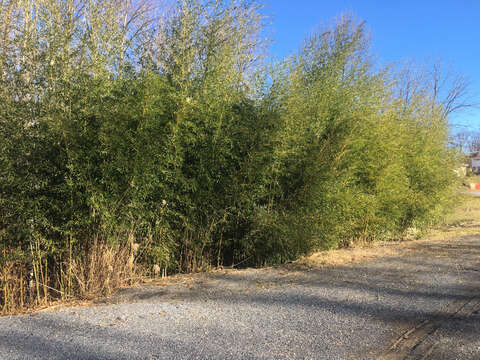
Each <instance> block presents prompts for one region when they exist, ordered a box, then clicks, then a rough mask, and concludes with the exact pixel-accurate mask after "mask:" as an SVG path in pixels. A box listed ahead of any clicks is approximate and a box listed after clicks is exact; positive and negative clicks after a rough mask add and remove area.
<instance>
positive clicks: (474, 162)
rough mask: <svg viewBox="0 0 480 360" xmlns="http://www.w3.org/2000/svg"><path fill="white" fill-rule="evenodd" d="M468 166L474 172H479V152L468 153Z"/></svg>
mask: <svg viewBox="0 0 480 360" xmlns="http://www.w3.org/2000/svg"><path fill="white" fill-rule="evenodd" d="M470 166H471V168H472V171H473V172H474V173H478V172H480V152H476V153H473V154H472V155H470Z"/></svg>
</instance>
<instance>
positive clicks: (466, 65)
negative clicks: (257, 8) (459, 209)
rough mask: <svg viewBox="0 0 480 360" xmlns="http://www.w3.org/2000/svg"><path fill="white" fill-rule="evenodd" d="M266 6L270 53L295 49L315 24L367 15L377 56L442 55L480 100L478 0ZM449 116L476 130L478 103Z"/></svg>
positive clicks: (313, 0)
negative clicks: (344, 15) (344, 16)
mask: <svg viewBox="0 0 480 360" xmlns="http://www.w3.org/2000/svg"><path fill="white" fill-rule="evenodd" d="M264 12H265V13H266V14H271V15H272V16H273V19H272V24H271V25H270V31H271V32H272V36H273V40H274V43H273V44H272V46H271V53H272V55H274V56H276V57H278V58H282V57H284V56H287V55H289V54H292V53H295V52H296V50H297V49H298V48H299V47H300V46H301V44H302V41H303V40H304V39H305V37H306V36H308V34H309V33H311V32H312V31H314V30H315V29H316V28H317V27H318V25H322V24H328V23H329V22H331V21H332V20H333V19H334V17H335V16H338V15H340V14H341V13H342V12H349V13H353V14H354V15H355V16H356V17H357V18H358V19H359V20H364V21H366V24H367V28H368V29H369V31H370V33H371V35H372V45H373V47H372V50H373V53H374V54H375V55H376V56H377V58H378V59H379V60H380V61H381V62H384V63H391V62H400V61H403V60H409V59H413V60H415V61H416V62H418V63H423V62H431V61H436V60H438V59H441V61H442V63H444V64H445V66H447V65H450V66H452V67H453V69H454V70H455V71H457V72H459V73H461V74H462V75H464V76H466V77H467V78H468V79H469V80H470V82H471V87H470V93H471V96H472V97H475V98H476V99H475V100H476V102H479V103H480V1H479V0H449V1H447V0H437V1H432V0H416V1H412V0H402V1H398V0H397V1H389V0H383V1H374V0H337V1H335V0H330V1H328V0H267V6H266V8H265V9H264ZM451 122H452V124H455V125H456V127H457V129H459V127H466V128H469V129H473V130H478V131H480V108H479V109H472V110H469V111H465V112H463V113H459V114H455V115H453V116H452V118H451Z"/></svg>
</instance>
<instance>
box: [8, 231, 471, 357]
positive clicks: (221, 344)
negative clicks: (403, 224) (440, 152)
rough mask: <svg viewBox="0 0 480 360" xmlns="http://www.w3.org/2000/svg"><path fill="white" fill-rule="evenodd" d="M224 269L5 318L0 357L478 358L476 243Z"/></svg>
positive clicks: (428, 244)
mask: <svg viewBox="0 0 480 360" xmlns="http://www.w3.org/2000/svg"><path fill="white" fill-rule="evenodd" d="M392 248H393V249H394V250H395V251H394V252H393V253H392V254H391V255H388V256H383V257H380V258H375V259H370V260H365V261H361V262H358V263H354V264H350V265H348V266H336V267H327V268H321V269H298V268H297V269H295V268H288V267H280V268H269V269H259V270H255V269H249V270H242V271H233V270H228V271H227V270H225V271H217V272H213V273H209V274H200V275H195V276H189V277H178V278H176V279H173V280H171V281H170V284H169V285H148V286H145V285H144V286H142V287H136V288H130V289H124V290H121V291H120V292H118V293H117V294H116V295H115V296H113V297H111V298H109V299H106V300H104V301H103V302H101V303H98V304H95V305H93V306H90V307H84V308H70V309H61V310H54V311H42V312H37V313H34V314H31V315H24V316H11V317H3V318H0V359H8V360H14V359H91V360H94V359H95V360H96V359H149V360H151V359H480V336H479V335H478V334H480V313H479V312H480V236H463V237H456V238H453V239H446V240H441V241H440V240H438V241H432V240H429V241H419V242H416V243H409V245H402V244H400V245H392Z"/></svg>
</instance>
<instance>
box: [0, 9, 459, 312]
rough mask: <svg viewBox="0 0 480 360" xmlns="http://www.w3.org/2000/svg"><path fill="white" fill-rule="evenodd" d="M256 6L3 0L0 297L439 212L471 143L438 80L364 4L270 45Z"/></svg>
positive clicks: (76, 288)
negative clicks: (278, 57)
mask: <svg viewBox="0 0 480 360" xmlns="http://www.w3.org/2000/svg"><path fill="white" fill-rule="evenodd" d="M260 14H261V11H260V7H259V6H258V4H256V3H255V2H253V1H251V0H232V1H227V0H214V1H200V0H181V1H178V2H176V3H175V4H173V5H172V4H170V5H168V6H167V5H162V4H156V3H151V2H142V1H133V0H104V1H97V0H63V1H59V0H35V1H33V0H3V1H0V74H1V77H0V81H1V84H0V311H3V312H10V311H15V310H18V309H20V308H22V307H25V306H31V305H35V304H37V305H38V304H42V303H43V302H48V301H49V300H51V299H53V298H64V299H68V298H73V297H83V298H88V297H93V296H97V295H99V294H108V293H109V292H111V291H113V290H114V289H115V288H117V287H118V286H121V285H123V284H128V283H129V282H132V281H135V279H137V278H138V276H139V275H140V274H141V273H145V272H147V273H148V272H150V273H152V274H153V273H155V274H158V273H160V272H162V273H163V274H165V273H172V272H189V271H198V270H201V269H205V268H208V267H210V266H217V265H235V266H239V265H240V266H246V265H263V264H272V263H279V262H286V261H290V260H293V259H295V258H296V257H298V256H300V255H302V254H306V253H308V252H311V251H313V250H317V249H326V248H332V247H337V246H342V245H348V244H351V243H352V242H355V241H358V240H362V241H365V240H368V241H373V240H376V239H393V238H398V237H400V236H402V235H404V234H405V233H406V232H411V231H414V230H415V231H419V230H421V229H424V228H425V227H426V226H428V225H430V224H432V223H433V222H435V221H436V220H438V219H439V218H440V217H441V216H442V214H443V213H444V211H445V208H446V205H447V204H448V201H449V198H450V196H451V193H452V192H451V189H452V187H453V185H454V181H455V179H454V172H453V171H452V170H453V168H454V166H455V157H454V153H453V152H452V151H451V150H450V149H449V147H448V144H447V135H448V128H447V116H446V111H445V104H444V102H442V101H441V100H440V99H439V97H438V94H437V92H436V91H435V89H436V87H435V86H432V84H433V83H432V81H430V80H428V79H426V77H422V78H419V77H414V76H409V75H408V74H413V71H412V69H410V70H409V71H407V72H405V71H403V72H398V73H397V72H395V71H393V70H391V69H379V68H378V66H377V65H376V64H374V63H373V61H372V57H371V55H370V53H369V48H368V37H367V36H366V34H365V29H364V26H363V25H362V24H361V23H357V22H355V20H354V19H352V18H351V17H342V18H339V19H337V20H336V21H335V22H334V23H333V24H332V26H331V27H330V28H324V29H322V30H321V31H320V32H318V33H317V34H314V35H312V36H311V37H309V38H308V39H307V40H306V41H305V44H304V46H303V47H302V49H300V51H299V52H298V55H296V56H293V57H291V58H288V59H285V60H283V61H281V62H280V63H275V64H272V63H271V62H270V61H269V60H268V58H266V57H265V55H264V54H265V48H266V47H265V45H266V44H265V41H263V39H262V23H263V19H262V17H261V15H260Z"/></svg>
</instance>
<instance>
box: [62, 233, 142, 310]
mask: <svg viewBox="0 0 480 360" xmlns="http://www.w3.org/2000/svg"><path fill="white" fill-rule="evenodd" d="M71 271H72V274H73V278H74V283H75V290H76V291H75V293H76V295H77V296H78V297H79V298H80V299H87V300H88V299H94V298H98V297H99V296H108V295H110V294H111V293H112V292H113V291H114V290H116V289H118V288H120V287H123V286H127V285H132V284H133V283H135V282H138V281H139V280H140V279H141V273H140V271H139V268H138V267H137V265H136V263H135V254H134V251H133V249H132V247H131V246H130V245H123V246H120V245H108V244H106V243H105V242H103V241H97V240H94V242H93V245H92V246H91V247H90V249H89V250H88V252H87V253H86V255H85V256H84V257H83V258H81V259H79V260H73V262H72V268H71Z"/></svg>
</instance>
